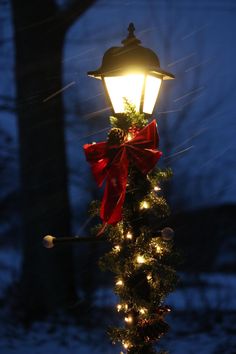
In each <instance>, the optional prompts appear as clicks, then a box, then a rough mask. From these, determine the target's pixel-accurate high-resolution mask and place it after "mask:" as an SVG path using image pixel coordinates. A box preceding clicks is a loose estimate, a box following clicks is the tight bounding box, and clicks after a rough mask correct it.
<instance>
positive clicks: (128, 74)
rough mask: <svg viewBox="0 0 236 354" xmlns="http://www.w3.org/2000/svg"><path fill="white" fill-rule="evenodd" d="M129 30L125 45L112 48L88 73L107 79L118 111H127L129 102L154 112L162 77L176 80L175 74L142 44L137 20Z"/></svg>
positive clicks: (110, 99) (107, 91) (139, 109)
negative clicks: (136, 30)
mask: <svg viewBox="0 0 236 354" xmlns="http://www.w3.org/2000/svg"><path fill="white" fill-rule="evenodd" d="M128 31H129V34H128V37H127V38H126V39H124V40H123V41H122V44H123V47H112V48H110V49H108V50H107V51H106V52H105V54H104V56H103V60H102V65H101V67H100V68H99V69H97V70H95V71H89V72H88V75H89V76H91V77H94V78H96V79H101V80H102V81H103V84H104V87H105V91H106V93H107V96H108V98H109V101H110V103H111V106H112V108H113V111H114V114H116V115H117V114H122V113H124V112H125V102H128V103H131V104H133V105H134V106H135V108H136V111H137V112H140V113H145V114H147V115H151V114H152V112H153V110H154V107H155V104H156V101H157V97H158V93H159V90H160V87H161V83H162V80H170V79H174V75H172V74H171V73H168V72H166V71H164V70H163V69H161V68H160V61H159V59H158V57H157V55H156V54H155V53H154V52H153V51H152V50H151V49H148V48H144V47H142V46H141V45H140V44H141V41H140V40H139V39H137V38H136V37H135V35H134V31H135V28H134V25H133V23H131V24H130V25H129V28H128Z"/></svg>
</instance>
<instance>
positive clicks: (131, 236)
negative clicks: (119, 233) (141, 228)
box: [126, 231, 133, 240]
mask: <svg viewBox="0 0 236 354" xmlns="http://www.w3.org/2000/svg"><path fill="white" fill-rule="evenodd" d="M126 238H128V239H129V240H132V238H133V235H132V234H131V232H130V231H128V233H127V235H126Z"/></svg>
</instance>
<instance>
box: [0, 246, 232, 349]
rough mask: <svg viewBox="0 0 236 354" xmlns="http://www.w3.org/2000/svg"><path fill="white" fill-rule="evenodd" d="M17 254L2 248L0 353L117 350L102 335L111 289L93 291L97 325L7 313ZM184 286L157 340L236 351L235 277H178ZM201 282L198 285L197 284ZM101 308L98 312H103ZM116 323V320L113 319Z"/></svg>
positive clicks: (182, 346) (172, 301)
mask: <svg viewBox="0 0 236 354" xmlns="http://www.w3.org/2000/svg"><path fill="white" fill-rule="evenodd" d="M20 262H21V257H20V253H19V252H18V251H16V250H12V249H9V248H8V249H2V250H1V251H0V304H1V308H0V353H1V354H14V353H15V354H16V353H17V354H33V353H34V354H54V353H57V354H72V353H73V354H93V353H94V354H112V353H117V354H118V353H120V348H119V347H115V346H112V345H111V344H110V343H109V338H108V337H106V334H105V332H106V323H107V324H110V323H111V322H112V323H114V321H116V317H115V316H116V315H114V318H113V317H112V319H111V318H110V315H109V313H110V312H109V311H108V309H109V308H111V307H113V308H114V306H115V303H116V297H115V296H114V295H113V292H112V290H110V289H100V290H98V291H97V293H96V300H95V305H96V308H97V310H98V312H97V313H96V314H95V316H97V317H98V318H99V316H101V314H102V316H103V320H101V321H99V322H98V323H99V326H100V327H99V328H98V327H95V326H92V327H90V328H88V327H87V328H85V327H82V326H81V325H80V326H79V325H78V324H76V323H74V322H73V321H72V320H71V319H69V318H65V317H64V316H63V315H62V314H61V315H60V314H59V315H58V316H57V317H53V318H50V319H48V321H46V322H37V323H34V324H33V325H32V327H30V328H25V327H23V326H22V325H21V324H20V323H19V322H16V320H15V319H14V317H13V316H12V315H11V316H10V315H9V313H10V312H9V311H8V301H11V299H6V297H5V296H4V294H5V290H6V288H7V287H8V286H9V285H10V284H11V283H14V282H15V281H16V280H17V276H18V270H19V266H20ZM181 279H182V282H183V285H182V286H180V287H179V288H178V290H177V291H176V292H175V293H173V294H171V295H170V296H169V298H168V299H167V303H168V304H169V305H170V306H171V307H172V310H173V311H172V315H170V317H169V321H168V322H169V323H170V324H171V330H170V332H169V334H168V335H167V336H166V337H165V338H163V339H162V340H161V342H160V348H162V347H163V348H166V349H168V350H169V351H170V354H197V353H201V354H221V353H224V354H235V353H236V336H235V335H236V300H235V294H236V275H235V274H231V275H229V274H228V275H227V274H219V273H218V274H201V275H199V276H194V277H193V276H192V277H190V276H187V275H185V274H182V275H181ZM199 284H201V285H200V286H199ZM101 310H102V311H101ZM117 321H118V318H117Z"/></svg>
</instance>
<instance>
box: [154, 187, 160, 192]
mask: <svg viewBox="0 0 236 354" xmlns="http://www.w3.org/2000/svg"><path fill="white" fill-rule="evenodd" d="M153 189H154V191H155V192H159V191H160V190H161V188H160V187H158V186H155V187H154V188H153Z"/></svg>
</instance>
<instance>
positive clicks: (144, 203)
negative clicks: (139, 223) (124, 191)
mask: <svg viewBox="0 0 236 354" xmlns="http://www.w3.org/2000/svg"><path fill="white" fill-rule="evenodd" d="M139 208H140V209H141V210H142V209H149V208H150V203H149V202H148V201H146V200H143V201H142V202H141V203H140V207H139Z"/></svg>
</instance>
